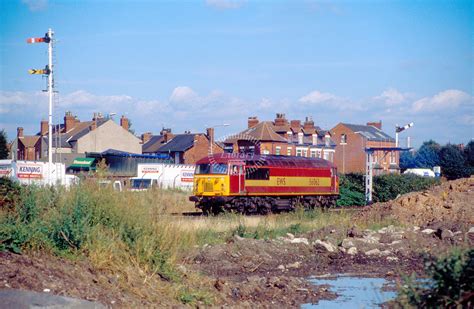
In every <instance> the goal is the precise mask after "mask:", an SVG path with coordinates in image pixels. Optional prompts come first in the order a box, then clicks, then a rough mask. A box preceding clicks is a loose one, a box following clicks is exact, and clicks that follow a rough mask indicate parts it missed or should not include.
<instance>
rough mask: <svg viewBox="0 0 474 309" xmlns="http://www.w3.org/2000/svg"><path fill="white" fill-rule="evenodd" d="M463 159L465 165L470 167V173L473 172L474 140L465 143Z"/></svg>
mask: <svg viewBox="0 0 474 309" xmlns="http://www.w3.org/2000/svg"><path fill="white" fill-rule="evenodd" d="M464 159H465V162H466V165H467V166H469V167H470V168H471V175H472V174H473V173H474V140H472V141H470V142H469V143H467V145H466V147H464Z"/></svg>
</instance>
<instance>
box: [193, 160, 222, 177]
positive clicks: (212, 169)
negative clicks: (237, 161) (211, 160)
mask: <svg viewBox="0 0 474 309" xmlns="http://www.w3.org/2000/svg"><path fill="white" fill-rule="evenodd" d="M195 174H197V175H202V174H222V175H225V174H227V164H222V163H221V164H198V165H196V171H195Z"/></svg>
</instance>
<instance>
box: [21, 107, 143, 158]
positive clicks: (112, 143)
mask: <svg viewBox="0 0 474 309" xmlns="http://www.w3.org/2000/svg"><path fill="white" fill-rule="evenodd" d="M48 129H49V128H48V122H47V121H45V120H43V121H41V123H40V131H39V132H38V133H37V134H35V135H24V134H23V128H21V127H19V128H18V129H17V137H16V138H15V140H14V141H13V143H12V154H13V158H14V159H17V160H39V161H46V160H47V159H48V138H49V137H48ZM128 129H129V121H128V119H127V118H126V117H124V116H122V118H121V119H120V125H119V124H117V123H115V122H114V121H113V120H112V119H110V118H107V117H103V116H102V114H100V113H98V114H95V115H94V117H93V118H92V120H90V121H80V120H79V119H78V118H77V117H75V116H73V114H72V113H71V112H66V114H65V116H64V123H62V124H59V125H57V126H53V132H52V136H53V139H52V146H53V159H54V160H55V161H57V162H59V161H60V162H63V163H66V165H68V163H70V161H72V160H73V159H74V158H76V157H80V156H85V153H86V152H103V151H106V150H109V149H114V150H119V151H125V152H130V153H138V154H140V153H141V151H142V149H141V141H140V139H139V138H137V137H136V136H134V135H133V134H132V133H130V132H129V130H128Z"/></svg>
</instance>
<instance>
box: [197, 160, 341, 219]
mask: <svg viewBox="0 0 474 309" xmlns="http://www.w3.org/2000/svg"><path fill="white" fill-rule="evenodd" d="M338 197H339V184H338V177H337V169H336V166H335V165H334V164H332V163H331V162H329V161H327V160H323V159H320V158H306V157H293V156H277V155H254V154H234V153H222V154H214V155H211V156H208V157H206V158H203V159H201V160H199V161H198V162H196V170H195V173H194V185H193V196H190V197H189V200H190V201H193V202H195V205H196V208H198V209H201V210H202V211H203V212H204V214H217V213H220V212H224V211H228V212H237V213H243V214H268V213H271V212H275V213H276V212H281V211H291V210H293V209H295V208H296V207H298V206H302V207H304V208H306V209H312V208H315V207H331V206H334V205H335V204H336V200H337V198H338Z"/></svg>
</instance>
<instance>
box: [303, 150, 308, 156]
mask: <svg viewBox="0 0 474 309" xmlns="http://www.w3.org/2000/svg"><path fill="white" fill-rule="evenodd" d="M307 156H308V149H303V157H307Z"/></svg>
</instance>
